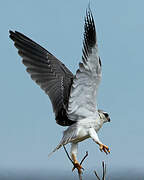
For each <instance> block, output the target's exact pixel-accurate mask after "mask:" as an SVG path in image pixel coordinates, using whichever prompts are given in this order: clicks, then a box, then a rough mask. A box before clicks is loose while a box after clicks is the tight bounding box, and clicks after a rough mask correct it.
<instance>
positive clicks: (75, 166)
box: [72, 161, 83, 174]
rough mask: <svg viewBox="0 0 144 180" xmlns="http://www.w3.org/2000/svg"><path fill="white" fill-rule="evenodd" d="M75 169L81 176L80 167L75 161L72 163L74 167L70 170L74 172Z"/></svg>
mask: <svg viewBox="0 0 144 180" xmlns="http://www.w3.org/2000/svg"><path fill="white" fill-rule="evenodd" d="M75 168H76V169H77V170H78V173H79V174H81V173H82V169H83V168H82V166H81V165H80V164H79V163H78V162H77V161H76V162H74V167H73V168H72V171H74V170H75Z"/></svg>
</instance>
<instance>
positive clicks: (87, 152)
mask: <svg viewBox="0 0 144 180" xmlns="http://www.w3.org/2000/svg"><path fill="white" fill-rule="evenodd" d="M87 156H88V151H86V155H85V156H84V157H83V159H82V160H81V162H80V165H82V163H83V161H84V160H85V158H86V157H87Z"/></svg>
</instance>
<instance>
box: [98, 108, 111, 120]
mask: <svg viewBox="0 0 144 180" xmlns="http://www.w3.org/2000/svg"><path fill="white" fill-rule="evenodd" d="M98 113H99V117H100V119H102V120H103V123H105V122H110V117H109V114H108V113H107V112H105V111H103V110H100V109H98Z"/></svg>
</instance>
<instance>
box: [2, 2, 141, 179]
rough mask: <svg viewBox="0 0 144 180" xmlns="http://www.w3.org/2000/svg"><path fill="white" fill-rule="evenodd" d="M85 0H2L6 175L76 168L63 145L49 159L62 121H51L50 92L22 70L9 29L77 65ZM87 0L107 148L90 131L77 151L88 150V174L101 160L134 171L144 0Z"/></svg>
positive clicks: (137, 159) (138, 158) (137, 154)
mask: <svg viewBox="0 0 144 180" xmlns="http://www.w3.org/2000/svg"><path fill="white" fill-rule="evenodd" d="M88 2H89V1H88V0H73V1H70V0H51V1H50V0H47V1H46V0H43V1H40V0H37V1H35V0H30V1H28V0H25V1H19V0H13V1H8V0H5V1H1V2H0V19H1V21H0V91H1V93H0V175H1V176H3V177H5V178H8V177H10V175H11V173H12V174H15V173H20V172H24V171H27V172H29V173H30V174H31V172H33V171H36V172H37V173H38V172H40V171H41V172H44V173H47V176H49V174H52V172H57V174H59V173H61V174H64V173H67V175H68V176H72V178H73V179H75V176H77V173H76V172H75V173H73V174H72V173H71V168H72V165H71V163H70V162H69V160H68V158H67V157H66V155H65V152H64V151H63V149H60V150H59V151H57V152H56V153H55V154H53V156H52V157H51V158H49V159H48V156H47V155H48V153H49V152H51V150H52V149H53V148H54V147H55V146H56V145H57V144H58V143H59V141H60V139H61V137H62V132H63V130H64V128H63V127H60V126H58V125H57V124H56V123H55V117H54V114H53V112H52V106H51V103H50V100H49V98H48V96H47V95H46V94H45V93H44V92H43V91H42V90H41V89H40V88H39V86H37V85H36V84H35V83H34V82H33V81H32V80H31V79H30V77H29V75H28V74H27V73H26V72H25V67H24V65H23V64H22V63H21V58H20V56H18V54H17V50H16V48H15V47H14V45H13V42H12V41H11V40H10V39H9V37H8V34H9V33H8V31H9V29H11V30H17V31H20V32H22V33H24V34H25V35H26V36H28V37H30V38H31V39H33V40H34V41H36V42H37V43H39V44H40V45H42V46H43V47H45V48H46V49H47V50H49V51H50V52H51V53H52V54H54V55H55V56H56V57H57V58H58V59H60V60H61V61H63V63H64V64H65V65H66V66H67V67H68V68H70V70H71V71H72V72H73V73H75V71H76V69H77V68H78V63H79V61H80V60H81V55H82V40H83V26H84V16H85V11H86V8H87V6H88ZM90 2H91V10H92V13H93V17H94V19H95V23H96V29H97V38H98V45H99V54H100V56H101V60H102V64H103V78H102V82H101V85H100V88H99V93H98V106H99V108H100V109H104V110H106V111H107V112H109V114H110V116H111V123H107V124H104V126H103V128H102V129H101V130H100V132H99V138H100V140H101V141H102V142H103V143H104V144H106V145H108V146H109V147H110V149H111V154H110V155H108V156H106V155H105V154H104V153H101V152H100V151H99V148H98V145H96V144H95V143H94V142H93V141H92V140H91V139H89V140H86V141H84V142H82V143H80V144H79V159H81V158H82V157H83V156H84V154H85V152H86V151H88V152H89V156H88V158H87V160H86V161H85V162H84V164H83V166H84V167H85V169H86V170H85V174H88V175H89V176H90V177H93V170H95V169H97V170H101V161H102V160H104V161H105V162H106V164H107V169H108V174H110V173H111V172H113V173H116V172H117V171H124V172H128V171H129V169H130V170H132V171H133V172H134V173H137V172H140V171H142V170H143V169H144V114H143V113H144V105H143V102H144V95H143V93H144V10H143V7H144V1H143V0H137V1H136V0H121V1H119V0H108V1H107V0H91V1H90ZM67 149H69V145H67ZM132 171H131V172H132ZM54 174H55V173H54ZM39 176H40V175H39Z"/></svg>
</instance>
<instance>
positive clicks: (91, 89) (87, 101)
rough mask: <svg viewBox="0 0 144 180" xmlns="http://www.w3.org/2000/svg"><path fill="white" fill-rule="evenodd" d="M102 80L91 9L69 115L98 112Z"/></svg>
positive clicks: (87, 17)
mask: <svg viewBox="0 0 144 180" xmlns="http://www.w3.org/2000/svg"><path fill="white" fill-rule="evenodd" d="M100 80H101V61H100V57H99V55H98V45H97V39H96V30H95V24H94V19H93V16H92V13H91V10H90V9H88V10H87V11H86V17H85V25H84V41H83V55H82V63H79V69H78V70H77V72H76V75H75V77H74V80H73V84H72V88H71V92H70V98H69V104H68V117H69V118H70V119H71V120H79V119H82V118H84V117H89V116H91V115H93V114H94V113H96V114H97V104H96V94H97V88H98V85H99V83H100Z"/></svg>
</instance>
